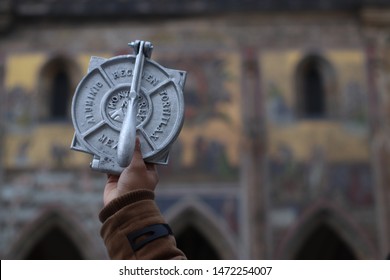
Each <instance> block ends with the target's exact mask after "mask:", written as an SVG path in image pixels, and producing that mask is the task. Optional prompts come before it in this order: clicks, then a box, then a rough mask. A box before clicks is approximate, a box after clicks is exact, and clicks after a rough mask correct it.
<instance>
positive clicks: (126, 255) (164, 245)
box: [99, 190, 186, 260]
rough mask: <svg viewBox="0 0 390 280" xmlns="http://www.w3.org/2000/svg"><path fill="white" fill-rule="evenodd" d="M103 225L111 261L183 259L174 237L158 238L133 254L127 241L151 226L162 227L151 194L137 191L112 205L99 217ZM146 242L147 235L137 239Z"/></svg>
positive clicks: (183, 256)
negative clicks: (132, 235)
mask: <svg viewBox="0 0 390 280" xmlns="http://www.w3.org/2000/svg"><path fill="white" fill-rule="evenodd" d="M99 218H100V221H101V222H102V223H103V226H102V228H101V231H100V234H101V236H102V238H103V240H104V243H105V245H106V248H107V251H108V254H109V256H110V258H111V259H122V260H123V259H132V260H137V259H139V260H141V259H144V260H153V259H155V260H164V259H185V258H186V257H185V255H184V254H183V252H182V251H180V250H179V249H178V248H177V247H176V241H175V238H174V237H173V235H171V234H167V235H165V236H162V237H159V238H157V239H155V240H153V241H151V242H148V243H147V244H146V245H144V246H142V247H141V248H139V249H136V250H133V247H132V245H131V243H130V241H129V239H128V237H129V236H130V235H131V234H133V233H136V232H140V231H142V230H143V229H145V228H148V227H150V226H153V225H161V224H165V221H164V218H163V217H162V215H161V212H160V210H159V208H158V207H157V205H156V203H155V201H154V193H153V192H152V191H148V190H138V191H134V192H130V193H128V194H126V195H123V196H121V197H119V198H117V199H115V200H113V201H111V202H110V203H109V204H108V205H107V206H106V207H104V208H103V209H102V211H101V212H100V214H99ZM142 238H143V239H146V238H148V236H147V235H145V236H142V235H141V236H140V237H139V239H140V240H141V241H142Z"/></svg>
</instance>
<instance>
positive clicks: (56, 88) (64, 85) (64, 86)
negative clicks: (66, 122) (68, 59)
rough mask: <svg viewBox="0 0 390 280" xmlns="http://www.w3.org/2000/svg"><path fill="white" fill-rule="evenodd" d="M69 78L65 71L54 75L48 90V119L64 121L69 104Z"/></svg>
mask: <svg viewBox="0 0 390 280" xmlns="http://www.w3.org/2000/svg"><path fill="white" fill-rule="evenodd" d="M70 88H71V86H70V78H69V74H68V73H67V72H66V70H65V69H59V70H58V71H57V73H55V74H54V77H53V80H52V84H51V89H50V117H51V118H52V119H55V120H58V119H66V118H67V115H68V108H69V103H70V95H71V94H70Z"/></svg>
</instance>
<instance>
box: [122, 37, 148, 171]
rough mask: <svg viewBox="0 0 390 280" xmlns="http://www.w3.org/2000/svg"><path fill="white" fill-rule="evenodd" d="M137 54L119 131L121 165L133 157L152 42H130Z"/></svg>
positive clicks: (125, 164) (128, 162)
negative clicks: (145, 73)
mask: <svg viewBox="0 0 390 280" xmlns="http://www.w3.org/2000/svg"><path fill="white" fill-rule="evenodd" d="M129 45H130V46H131V47H133V48H134V52H135V53H136V54H137V56H136V58H135V65H134V71H133V80H132V82H131V88H130V94H129V99H128V102H127V108H126V115H125V118H124V120H123V124H122V128H121V131H120V133H119V139H118V150H117V161H118V164H119V166H120V167H127V166H128V165H129V164H130V162H131V159H132V158H133V152H134V148H135V138H136V136H137V100H138V96H139V90H140V84H141V79H142V72H143V66H144V61H145V57H150V56H151V54H152V49H153V45H152V44H151V43H150V42H144V41H135V42H133V43H130V44H129Z"/></svg>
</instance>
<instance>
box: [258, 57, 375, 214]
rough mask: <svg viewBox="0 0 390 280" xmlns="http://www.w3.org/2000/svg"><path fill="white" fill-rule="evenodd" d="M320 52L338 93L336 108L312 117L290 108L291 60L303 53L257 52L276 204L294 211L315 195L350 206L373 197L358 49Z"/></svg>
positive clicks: (292, 89)
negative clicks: (326, 114)
mask: <svg viewBox="0 0 390 280" xmlns="http://www.w3.org/2000/svg"><path fill="white" fill-rule="evenodd" d="M324 56H325V58H326V59H327V61H329V63H330V64H331V65H332V66H333V67H334V69H335V72H336V73H337V79H338V80H337V87H336V89H335V90H337V98H334V99H332V102H337V103H338V104H331V105H332V106H335V108H340V109H339V110H340V111H339V113H338V114H336V116H334V117H332V118H326V117H324V118H322V119H319V120H314V121H313V120H309V119H303V118H299V117H298V116H297V113H296V111H295V109H294V108H295V106H296V102H297V96H298V95H297V93H296V87H295V84H296V81H295V80H294V78H295V77H296V75H295V71H296V65H298V63H299V62H300V61H301V60H302V59H304V57H305V54H304V53H302V52H300V51H296V50H291V51H280V52H271V53H267V54H263V55H262V56H261V57H260V59H261V64H262V73H263V81H264V82H263V89H264V91H265V96H266V110H267V123H268V131H267V132H268V134H267V137H268V144H269V150H268V155H269V165H268V168H269V182H270V186H271V196H272V198H273V203H274V207H275V209H287V208H288V209H295V210H294V212H295V213H299V211H300V210H299V209H301V208H302V207H303V206H304V205H306V204H307V203H311V202H313V201H316V200H317V199H320V198H328V199H331V200H332V201H333V202H334V203H337V202H340V203H342V204H343V205H349V206H350V207H370V206H372V204H373V202H374V197H373V187H372V186H373V183H374V182H373V174H372V170H371V167H370V156H369V145H368V142H367V136H368V129H367V128H368V121H367V118H368V116H367V104H368V102H367V93H366V90H365V87H364V82H363V81H364V69H365V64H364V59H363V54H362V53H359V52H356V51H351V52H348V51H345V50H342V51H337V50H335V51H332V52H329V53H325V54H324ZM275 65H284V67H283V68H281V67H276V66H275ZM352 69H353V71H352ZM286 207H287V208H286Z"/></svg>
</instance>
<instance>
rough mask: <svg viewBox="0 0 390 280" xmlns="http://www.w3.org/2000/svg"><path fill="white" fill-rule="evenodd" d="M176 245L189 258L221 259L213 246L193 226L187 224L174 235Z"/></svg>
mask: <svg viewBox="0 0 390 280" xmlns="http://www.w3.org/2000/svg"><path fill="white" fill-rule="evenodd" d="M176 242H177V247H178V248H179V249H180V250H182V251H183V252H184V254H185V255H186V256H187V258H188V259H190V260H218V259H221V256H219V254H218V252H217V251H216V250H215V248H214V246H213V245H212V244H211V243H210V242H209V241H208V240H207V238H205V237H204V236H203V234H202V233H201V232H200V231H199V230H198V229H196V228H195V227H194V226H192V225H189V226H186V227H185V228H184V230H183V231H182V232H181V233H180V234H179V235H178V236H177V237H176Z"/></svg>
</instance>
